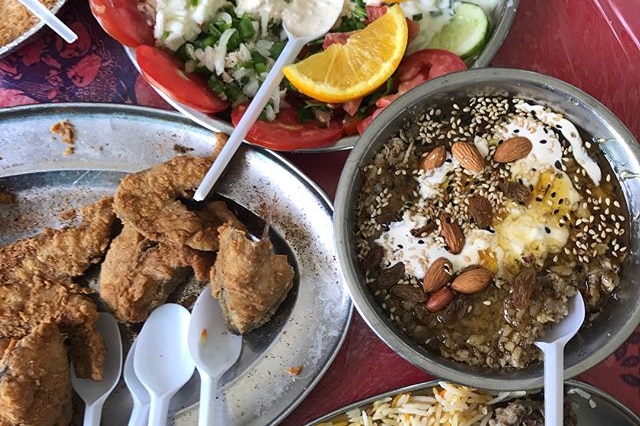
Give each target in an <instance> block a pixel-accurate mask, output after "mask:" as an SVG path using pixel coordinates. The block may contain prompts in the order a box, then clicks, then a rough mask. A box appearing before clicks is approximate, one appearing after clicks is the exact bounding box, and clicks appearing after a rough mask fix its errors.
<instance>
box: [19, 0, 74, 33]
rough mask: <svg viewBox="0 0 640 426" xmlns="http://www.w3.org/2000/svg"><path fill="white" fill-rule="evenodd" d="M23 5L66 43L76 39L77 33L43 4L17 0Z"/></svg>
mask: <svg viewBox="0 0 640 426" xmlns="http://www.w3.org/2000/svg"><path fill="white" fill-rule="evenodd" d="M19 1H20V3H22V4H23V6H24V7H26V8H27V9H29V10H30V11H31V13H33V14H34V15H35V16H37V17H38V18H39V19H40V20H41V21H42V22H44V23H45V24H46V25H47V26H48V27H49V28H51V29H52V30H53V31H54V32H55V33H56V34H58V35H59V36H60V37H62V38H63V39H64V41H66V42H67V43H73V42H74V41H76V40H77V39H78V35H77V34H76V33H74V32H73V30H72V29H71V28H69V27H68V26H67V25H66V24H65V23H64V22H62V21H61V20H60V19H59V18H58V17H57V16H56V15H54V14H53V13H52V12H51V11H50V10H49V9H48V8H47V7H46V6H45V5H44V4H42V3H40V2H39V1H38V0H19Z"/></svg>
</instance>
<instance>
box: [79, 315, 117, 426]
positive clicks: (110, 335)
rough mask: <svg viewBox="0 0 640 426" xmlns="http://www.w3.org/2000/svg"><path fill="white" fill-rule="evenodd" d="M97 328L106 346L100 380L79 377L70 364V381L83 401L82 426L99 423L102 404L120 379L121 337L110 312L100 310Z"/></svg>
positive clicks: (94, 425) (93, 425)
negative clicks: (102, 372)
mask: <svg viewBox="0 0 640 426" xmlns="http://www.w3.org/2000/svg"><path fill="white" fill-rule="evenodd" d="M97 329H98V331H99V332H100V334H101V335H102V338H103V339H104V342H105V346H106V348H107V353H106V356H105V360H104V374H103V378H102V380H100V381H96V380H93V379H80V378H78V377H77V376H76V373H75V370H74V368H73V365H72V366H71V383H72V384H73V388H74V389H75V391H76V392H77V393H78V395H80V397H81V398H82V400H83V401H84V403H85V409H84V426H98V425H99V424H100V418H101V417H102V406H103V405H104V402H105V401H106V399H107V397H108V396H109V394H110V393H111V391H113V388H114V387H115V386H116V384H117V383H118V381H119V380H120V372H121V371H122V339H121V337H120V329H119V328H118V322H117V321H116V319H115V318H114V317H113V316H111V315H110V314H108V313H106V312H101V313H100V318H98V324H97Z"/></svg>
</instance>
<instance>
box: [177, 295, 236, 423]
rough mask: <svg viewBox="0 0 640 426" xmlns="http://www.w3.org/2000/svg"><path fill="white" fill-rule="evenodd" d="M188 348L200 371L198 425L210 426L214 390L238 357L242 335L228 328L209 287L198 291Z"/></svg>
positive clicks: (214, 396)
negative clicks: (233, 332)
mask: <svg viewBox="0 0 640 426" xmlns="http://www.w3.org/2000/svg"><path fill="white" fill-rule="evenodd" d="M188 340H189V351H190V352H191V357H192V358H193V360H194V361H195V363H196V367H197V368H198V372H199V373H200V408H199V414H198V424H199V425H200V426H212V425H213V424H214V420H216V419H217V420H218V421H219V420H220V418H219V416H215V417H214V415H213V412H214V402H215V398H216V390H217V389H218V381H219V380H220V377H222V375H223V374H224V372H225V371H227V370H228V369H229V368H231V366H233V364H235V362H236V361H237V360H238V357H239V356H240V352H241V350H242V337H241V336H237V335H235V334H232V333H231V332H229V330H227V327H226V325H225V320H224V316H223V315H222V309H221V308H220V303H219V302H218V301H217V300H215V299H214V298H213V296H211V288H210V287H209V286H207V287H205V289H204V290H203V291H202V293H200V296H199V297H198V300H196V303H195V305H194V306H193V311H192V313H191V324H190V325H189V338H188Z"/></svg>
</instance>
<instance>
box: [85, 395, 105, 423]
mask: <svg viewBox="0 0 640 426" xmlns="http://www.w3.org/2000/svg"><path fill="white" fill-rule="evenodd" d="M103 404H104V400H97V401H96V402H94V403H93V404H88V405H86V406H85V407H84V426H100V418H101V417H102V405H103Z"/></svg>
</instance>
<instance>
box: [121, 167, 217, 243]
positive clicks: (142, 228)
mask: <svg viewBox="0 0 640 426" xmlns="http://www.w3.org/2000/svg"><path fill="white" fill-rule="evenodd" d="M212 163H213V160H212V158H203V157H191V156H178V157H174V158H172V159H171V160H169V161H167V162H165V163H161V164H156V165H154V166H152V167H151V168H149V169H146V170H143V171H141V172H138V173H132V174H129V175H127V176H125V177H124V178H123V179H122V180H121V181H120V185H119V186H118V189H117V190H116V194H115V201H114V210H115V212H116V214H117V215H118V217H119V218H120V220H122V222H123V223H125V224H128V225H130V226H132V227H133V228H135V230H136V231H138V232H139V233H141V234H142V235H144V236H145V237H147V238H148V239H150V240H152V241H158V242H162V243H165V244H168V245H172V246H188V247H191V248H193V249H196V250H202V251H212V250H217V248H218V232H217V231H216V229H217V227H218V226H219V225H220V224H211V223H210V222H209V221H207V220H204V219H203V218H202V217H201V216H200V215H198V213H197V212H196V211H193V210H190V209H189V208H188V207H187V206H186V205H185V204H184V203H183V202H182V201H181V199H184V200H190V199H191V198H192V197H193V192H194V190H195V189H196V188H197V187H198V185H200V182H201V181H202V179H203V178H204V176H205V174H206V173H207V171H208V170H209V167H210V166H211V164H212Z"/></svg>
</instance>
